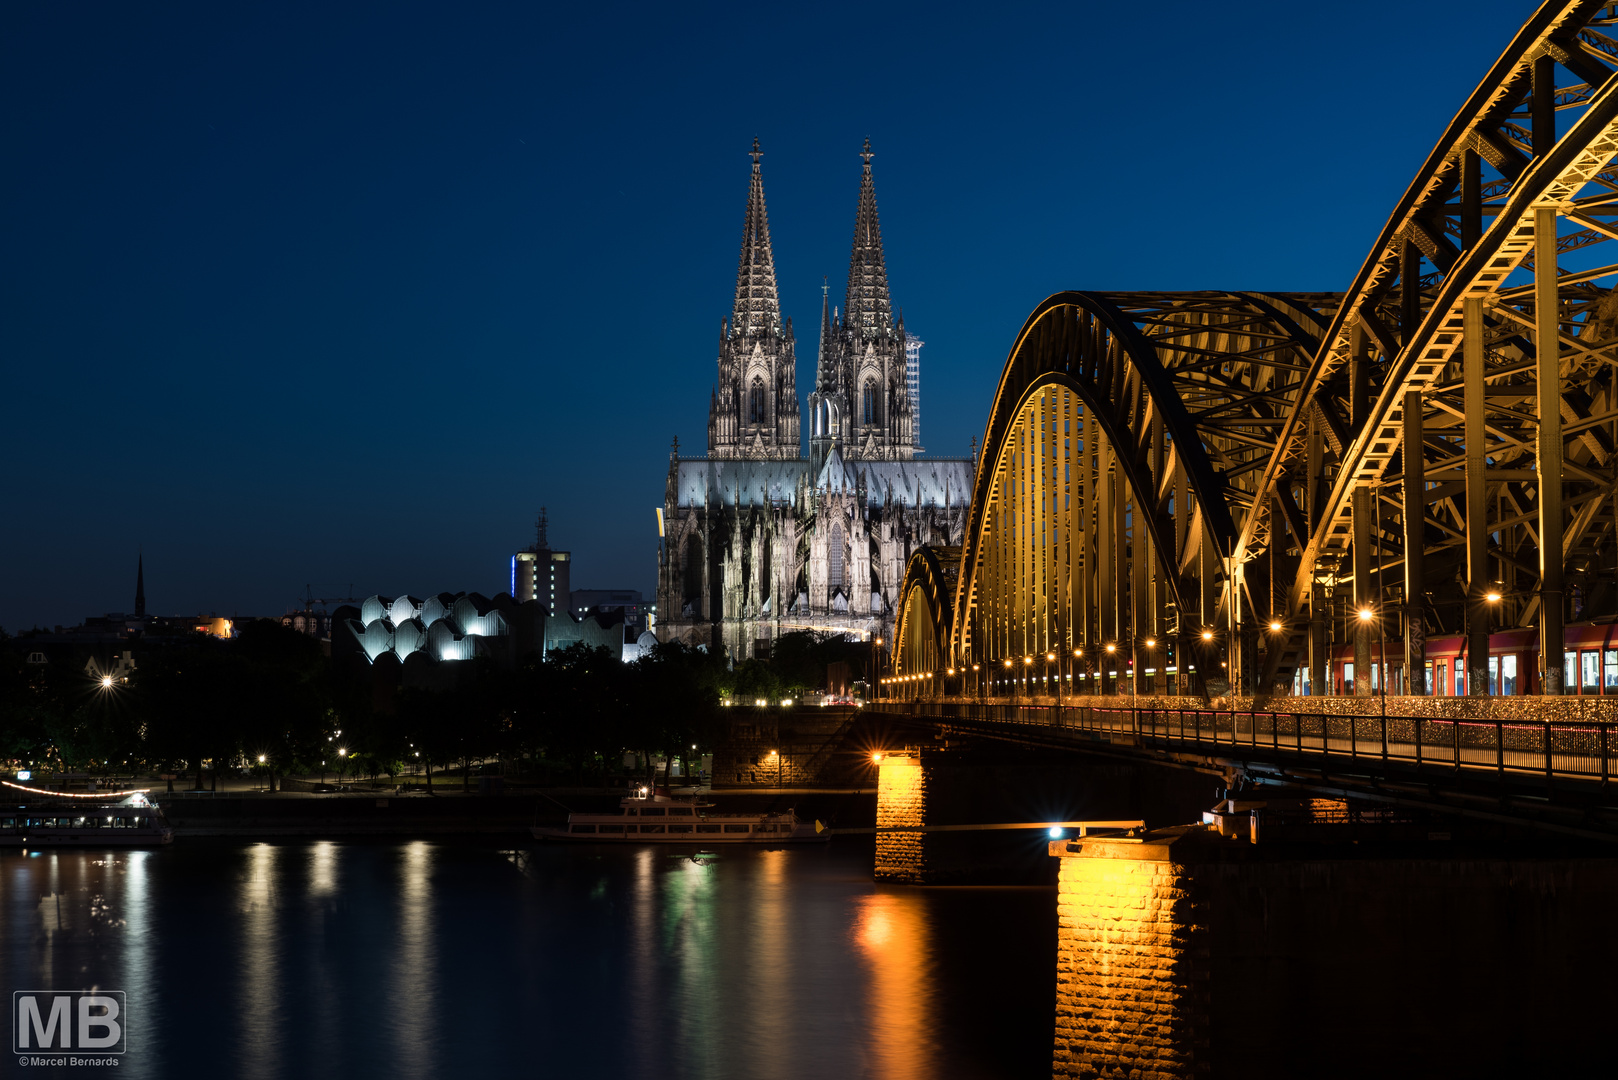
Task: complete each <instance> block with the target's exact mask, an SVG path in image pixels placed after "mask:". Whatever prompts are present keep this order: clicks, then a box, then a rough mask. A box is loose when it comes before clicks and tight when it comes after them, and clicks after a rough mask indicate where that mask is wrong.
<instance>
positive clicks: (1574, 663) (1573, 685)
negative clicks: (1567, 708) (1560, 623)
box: [1562, 649, 1579, 694]
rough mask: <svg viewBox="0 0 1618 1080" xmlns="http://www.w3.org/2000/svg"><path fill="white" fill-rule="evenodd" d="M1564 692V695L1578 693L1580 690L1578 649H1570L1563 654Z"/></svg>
mask: <svg viewBox="0 0 1618 1080" xmlns="http://www.w3.org/2000/svg"><path fill="white" fill-rule="evenodd" d="M1562 659H1563V663H1562V692H1563V693H1564V694H1570V693H1576V692H1577V691H1578V688H1579V653H1578V650H1577V649H1569V650H1568V651H1567V652H1564V653H1563V654H1562Z"/></svg>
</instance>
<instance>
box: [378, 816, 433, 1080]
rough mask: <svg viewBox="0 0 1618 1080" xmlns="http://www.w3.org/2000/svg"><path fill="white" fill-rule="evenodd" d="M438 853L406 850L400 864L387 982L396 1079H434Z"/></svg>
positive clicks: (419, 844)
mask: <svg viewBox="0 0 1618 1080" xmlns="http://www.w3.org/2000/svg"><path fill="white" fill-rule="evenodd" d="M433 855H434V853H433V849H432V847H431V846H429V845H428V844H426V843H425V842H423V841H421V840H417V841H415V842H414V843H411V844H407V845H405V848H404V852H403V857H402V858H401V860H400V863H399V896H398V905H399V935H398V941H397V942H396V948H395V949H394V951H393V970H392V972H391V973H390V977H389V979H388V986H389V991H390V994H389V996H390V998H391V1002H390V1010H389V1015H390V1017H391V1018H392V1022H393V1026H394V1031H393V1040H392V1041H393V1044H394V1045H395V1046H397V1047H398V1049H399V1054H398V1056H397V1058H396V1059H395V1061H394V1065H393V1068H392V1069H391V1070H390V1072H389V1075H391V1076H401V1077H406V1076H432V1075H434V1074H435V1072H436V1070H435V1068H434V1062H435V1055H434V1053H433V1049H434V1046H435V1043H436V1038H437V1031H436V1028H435V1024H434V1020H435V1016H436V1013H437V998H436V996H435V989H436V987H437V985H438V946H437V937H436V935H435V933H434V930H433V883H432V870H433Z"/></svg>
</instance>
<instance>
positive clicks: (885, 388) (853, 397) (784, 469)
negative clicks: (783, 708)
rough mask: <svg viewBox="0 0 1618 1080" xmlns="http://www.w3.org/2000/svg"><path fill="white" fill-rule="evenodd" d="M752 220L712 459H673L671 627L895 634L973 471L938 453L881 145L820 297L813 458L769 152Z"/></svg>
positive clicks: (665, 612) (725, 328)
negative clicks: (884, 202) (890, 242)
mask: <svg viewBox="0 0 1618 1080" xmlns="http://www.w3.org/2000/svg"><path fill="white" fill-rule="evenodd" d="M751 156H752V159H753V168H752V176H751V178H750V181H749V187H748V192H747V212H746V214H745V215H744V217H743V219H742V251H741V260H740V265H739V266H738V267H737V270H736V301H735V305H734V307H733V308H732V310H731V314H730V318H729V319H728V320H726V321H725V322H723V323H721V325H720V331H719V373H718V376H719V377H718V381H717V382H716V383H715V385H714V391H713V397H712V399H711V402H710V404H709V409H708V453H707V455H706V456H704V457H695V456H682V455H681V454H680V452H679V443H678V440H676V442H675V448H674V450H673V451H672V452H671V453H670V454H669V472H668V485H667V489H666V491H665V494H664V508H663V546H662V550H661V555H660V566H659V568H658V585H657V609H658V617H657V636H658V638H659V639H660V640H663V641H685V642H690V643H693V644H700V645H706V646H708V647H709V648H722V649H723V650H724V651H725V654H726V655H727V656H729V657H730V658H731V659H733V660H740V659H745V658H747V657H754V656H768V655H769V651H770V643H771V642H772V641H773V640H774V639H775V638H776V637H777V636H779V635H781V634H783V633H788V632H791V631H794V630H810V629H812V630H820V631H833V632H840V633H847V634H849V635H852V636H854V637H857V638H861V639H867V638H870V637H881V638H883V639H884V640H888V641H891V640H892V632H893V622H894V616H895V614H896V610H897V606H898V603H899V586H900V583H901V582H902V581H903V579H904V572H905V564H906V562H907V561H908V560H909V558H910V555H911V552H913V551H915V549H916V548H917V547H920V546H921V545H923V544H929V545H933V546H949V547H954V546H959V545H960V544H961V542H962V539H963V536H964V532H965V528H966V510H967V504H968V502H969V501H970V499H971V485H972V470H973V464H972V462H971V461H970V460H969V459H965V458H923V457H922V456H921V447H920V446H919V445H918V442H919V439H918V432H917V428H916V417H917V415H918V412H919V406H920V403H919V402H918V401H917V400H916V397H915V393H916V392H917V391H915V390H913V389H912V387H914V386H915V385H916V378H915V376H916V373H915V371H914V370H913V365H914V363H915V361H914V351H915V350H914V349H912V350H910V353H911V356H910V363H911V365H912V369H911V370H909V371H907V366H906V364H907V352H906V348H905V346H906V338H905V328H904V318H903V316H902V315H901V316H898V317H895V312H894V306H893V300H892V297H891V296H890V294H889V292H888V271H887V264H886V262H885V260H884V259H883V254H882V228H881V225H880V224H879V222H878V220H877V210H876V184H875V181H874V180H873V178H872V176H871V158H872V157H873V155H872V153H871V144H870V140H866V143H865V149H864V151H863V152H862V153H861V155H860V157H861V158H862V160H863V161H864V168H863V170H862V172H861V175H860V191H859V203H858V206H857V208H856V210H855V214H854V245H853V252H852V254H851V255H850V256H849V265H848V287H847V292H846V294H845V296H844V301H843V304H842V306H841V308H833V307H831V306H830V295H829V289H823V290H822V296H821V308H820V337H819V343H818V346H817V348H816V362H815V381H814V387H813V389H812V390H811V391H810V392H809V400H808V419H809V425H808V426H809V432H808V456H805V454H804V446H803V438H802V436H803V431H802V425H801V423H800V414H799V409H800V408H801V405H800V403H799V399H798V390H797V372H796V361H797V357H796V351H795V350H796V346H797V338H796V335H795V334H794V332H793V329H792V320H791V319H783V318H782V315H781V301H780V295H779V293H778V291H777V289H776V282H775V259H774V255H773V253H772V252H771V249H770V223H769V217H768V215H767V214H766V212H765V209H764V176H763V172H762V170H761V167H760V159H761V158H762V157H763V155H762V154H761V153H760V152H759V148H758V140H756V139H755V140H754V141H753V150H752V155H751Z"/></svg>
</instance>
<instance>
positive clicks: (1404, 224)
mask: <svg viewBox="0 0 1618 1080" xmlns="http://www.w3.org/2000/svg"><path fill="white" fill-rule="evenodd" d="M1614 7H1615V6H1614V5H1612V4H1602V3H1592V2H1573V3H1567V2H1561V3H1558V2H1551V3H1547V4H1545V5H1544V6H1543V7H1541V8H1540V10H1539V11H1538V12H1536V13H1535V15H1534V16H1533V17H1532V18H1531V19H1530V20H1529V22H1528V23H1527V25H1525V26H1524V27H1523V28H1522V30H1521V31H1520V32H1519V33H1518V35H1517V36H1516V38H1515V39H1514V40H1513V41H1512V43H1511V45H1510V46H1509V47H1508V48H1507V49H1506V51H1505V52H1504V54H1503V55H1502V56H1501V58H1500V59H1499V60H1498V61H1497V62H1496V63H1495V64H1494V66H1493V67H1492V68H1491V69H1490V71H1489V73H1488V75H1487V76H1486V77H1485V78H1484V80H1483V82H1482V83H1481V84H1480V85H1479V87H1478V89H1477V90H1476V91H1474V93H1473V94H1472V95H1471V97H1470V98H1469V99H1468V100H1467V102H1466V104H1465V105H1464V106H1463V107H1462V108H1461V110H1460V112H1459V113H1458V114H1457V115H1456V118H1455V119H1454V121H1452V122H1451V124H1450V125H1449V127H1448V129H1447V130H1446V131H1445V133H1444V136H1443V138H1442V139H1441V140H1440V141H1439V143H1438V145H1437V146H1436V147H1435V148H1434V150H1433V152H1432V153H1431V154H1430V155H1429V157H1428V158H1427V160H1426V162H1425V163H1424V164H1423V166H1422V168H1421V170H1420V171H1419V172H1418V173H1417V174H1416V177H1415V179H1414V180H1413V181H1412V183H1411V185H1410V187H1409V189H1408V190H1407V191H1406V193H1405V195H1404V197H1403V198H1402V199H1401V200H1400V201H1399V203H1398V205H1397V206H1396V208H1395V209H1394V212H1393V214H1392V215H1391V216H1390V218H1389V220H1388V223H1387V224H1386V226H1384V228H1383V230H1382V233H1381V235H1380V236H1379V237H1378V238H1377V241H1376V243H1375V245H1374V246H1373V247H1372V249H1371V252H1370V255H1369V256H1368V258H1367V259H1366V261H1365V264H1364V265H1363V266H1362V267H1361V269H1360V272H1359V274H1358V275H1357V276H1356V278H1355V280H1354V282H1353V284H1352V286H1351V287H1350V289H1349V291H1348V292H1347V294H1346V295H1345V297H1344V300H1343V303H1342V304H1341V306H1340V307H1339V308H1338V310H1337V312H1336V315H1335V317H1334V318H1333V320H1332V322H1331V326H1330V329H1329V330H1328V331H1327V333H1326V335H1325V341H1324V346H1323V348H1322V349H1321V350H1320V352H1319V354H1318V355H1317V356H1316V357H1315V358H1314V361H1313V363H1312V364H1311V365H1310V369H1309V373H1308V377H1307V380H1306V389H1305V392H1304V393H1303V395H1302V396H1301V397H1300V399H1299V401H1298V402H1297V407H1296V408H1295V409H1294V410H1293V411H1292V413H1291V415H1290V416H1289V417H1288V419H1287V423H1286V424H1285V426H1284V427H1283V428H1282V430H1281V432H1280V438H1279V439H1278V443H1277V446H1276V449H1275V452H1274V454H1273V455H1272V456H1271V458H1270V461H1269V462H1268V463H1267V465H1266V466H1265V470H1264V479H1263V483H1262V485H1261V487H1260V492H1261V494H1260V501H1261V502H1262V503H1264V504H1265V505H1268V506H1275V505H1285V504H1287V503H1288V502H1296V501H1301V502H1303V503H1305V504H1306V506H1307V510H1308V512H1307V513H1305V514H1303V515H1299V516H1296V517H1293V518H1290V519H1287V520H1286V521H1285V522H1266V521H1264V520H1262V515H1259V516H1250V517H1249V518H1248V519H1247V520H1246V521H1245V523H1244V526H1243V528H1242V531H1241V535H1240V536H1239V538H1238V541H1237V544H1236V551H1235V559H1236V563H1237V564H1238V566H1239V567H1241V568H1246V567H1248V566H1251V565H1253V564H1254V563H1255V562H1256V561H1257V560H1259V559H1261V558H1262V557H1263V556H1265V555H1266V554H1270V561H1276V560H1277V558H1279V559H1280V560H1283V561H1288V562H1290V563H1291V564H1292V565H1293V566H1295V568H1296V569H1295V571H1294V572H1292V575H1291V586H1290V589H1289V590H1288V591H1287V594H1286V596H1285V598H1284V604H1283V603H1278V604H1276V605H1275V606H1274V607H1273V608H1272V609H1271V615H1272V617H1273V618H1275V619H1276V620H1277V621H1278V622H1280V623H1282V624H1283V625H1284V627H1285V629H1284V631H1283V632H1282V633H1281V634H1279V635H1277V640H1276V641H1275V642H1274V643H1273V644H1272V647H1271V649H1270V650H1269V654H1268V656H1267V657H1266V662H1265V665H1264V680H1263V681H1264V682H1265V683H1266V684H1271V683H1275V682H1286V681H1288V680H1289V679H1290V677H1291V675H1292V672H1293V671H1294V669H1295V668H1296V667H1297V666H1298V663H1299V661H1300V657H1301V655H1302V654H1303V652H1304V651H1305V650H1304V640H1303V639H1304V634H1305V624H1306V621H1307V622H1308V623H1310V624H1313V625H1314V626H1316V627H1319V626H1320V624H1321V623H1322V622H1323V621H1325V620H1327V619H1329V618H1330V604H1331V599H1330V594H1331V593H1332V592H1333V591H1335V589H1336V588H1337V587H1338V586H1339V585H1340V584H1341V583H1343V582H1352V583H1353V587H1354V603H1355V605H1356V606H1357V607H1363V608H1364V610H1366V611H1367V612H1368V613H1370V614H1371V616H1372V617H1374V618H1378V619H1385V620H1387V622H1388V623H1390V624H1391V623H1393V614H1392V612H1393V611H1394V607H1393V604H1392V602H1391V599H1392V596H1391V595H1390V594H1392V595H1396V596H1397V597H1398V598H1399V601H1400V603H1399V610H1400V613H1401V615H1402V620H1401V621H1402V624H1403V625H1402V627H1400V628H1399V630H1400V631H1401V632H1402V637H1403V639H1404V641H1405V643H1406V646H1407V649H1408V654H1407V656H1406V658H1405V661H1404V662H1405V664H1406V669H1407V671H1408V672H1409V673H1410V675H1409V676H1407V677H1408V678H1409V679H1410V681H1409V683H1408V689H1409V690H1410V691H1411V692H1416V693H1422V692H1427V691H1428V690H1429V689H1430V688H1429V687H1427V686H1426V685H1425V682H1424V680H1422V679H1421V678H1420V675H1421V671H1422V656H1423V652H1422V645H1423V640H1424V637H1425V634H1426V632H1427V631H1428V630H1429V629H1432V628H1434V623H1435V619H1436V616H1437V615H1438V612H1439V609H1440V608H1442V607H1445V606H1449V607H1451V608H1453V609H1455V610H1454V612H1453V613H1452V614H1451V617H1450V619H1448V620H1437V621H1439V622H1440V623H1441V624H1442V623H1448V624H1449V625H1447V626H1442V628H1445V629H1452V628H1454V627H1455V626H1456V625H1461V626H1464V628H1465V630H1466V631H1467V632H1468V634H1469V635H1470V637H1471V638H1472V639H1473V642H1474V644H1475V645H1476V646H1477V647H1476V648H1473V649H1469V654H1470V655H1472V656H1474V657H1475V658H1476V661H1477V662H1476V663H1474V664H1472V665H1471V667H1472V691H1473V692H1478V691H1479V689H1480V686H1481V684H1480V682H1479V680H1481V679H1483V678H1485V677H1486V671H1485V670H1484V669H1483V668H1482V667H1481V665H1482V661H1483V658H1484V657H1486V656H1487V651H1488V646H1487V632H1488V627H1489V625H1490V623H1491V621H1493V622H1499V621H1502V619H1503V620H1504V621H1506V622H1508V623H1510V622H1515V623H1517V624H1519V625H1528V624H1530V623H1533V622H1537V624H1538V626H1539V628H1540V630H1541V635H1540V636H1541V644H1540V654H1541V656H1542V657H1544V658H1546V659H1545V663H1544V672H1545V678H1544V682H1543V689H1544V690H1545V691H1546V692H1549V693H1555V692H1557V691H1558V689H1559V688H1560V687H1559V681H1560V680H1559V675H1560V673H1561V670H1562V662H1561V654H1562V640H1563V638H1562V619H1563V617H1564V614H1565V609H1566V608H1567V607H1568V601H1569V597H1568V596H1567V595H1566V593H1565V591H1564V581H1563V577H1564V567H1567V566H1573V567H1575V569H1576V568H1577V567H1578V566H1579V565H1580V564H1590V563H1591V562H1592V561H1593V560H1594V558H1595V557H1596V544H1597V541H1598V540H1600V541H1607V540H1609V539H1610V537H1611V534H1612V514H1611V508H1610V504H1609V503H1608V501H1607V500H1606V499H1605V496H1606V495H1607V494H1609V493H1610V492H1611V491H1612V489H1613V486H1614V483H1615V481H1618V473H1615V470H1614V463H1613V462H1612V460H1611V457H1612V453H1613V448H1614V445H1615V440H1618V402H1615V398H1614V393H1613V368H1614V366H1615V365H1618V353H1615V350H1614V347H1613V346H1614V345H1615V344H1618V342H1615V341H1614V338H1615V337H1618V299H1615V296H1614V294H1613V293H1612V291H1611V290H1609V289H1605V288H1602V287H1600V286H1599V285H1598V284H1597V282H1598V281H1600V280H1602V279H1608V280H1609V281H1610V279H1611V277H1612V276H1614V275H1618V265H1613V262H1614V259H1615V258H1618V255H1614V254H1608V250H1609V249H1610V247H1611V245H1610V244H1608V241H1610V240H1613V239H1618V221H1615V220H1614V219H1615V218H1618V172H1615V170H1614V161H1615V158H1618V80H1615V79H1613V77H1612V76H1613V73H1614V70H1615V68H1618V40H1615V39H1614V38H1613V37H1611V36H1609V33H1611V32H1612V27H1613V24H1614V22H1615V18H1614V16H1615V10H1614ZM1559 129H1560V133H1559ZM1334 412H1335V413H1336V416H1335V417H1333V415H1332V414H1333V413H1334ZM1345 419H1346V424H1344V420H1345ZM1334 420H1335V423H1334V422H1333V421H1334ZM1322 433H1324V434H1325V439H1324V444H1325V445H1324V448H1323V451H1322V452H1319V453H1317V454H1316V455H1315V459H1314V460H1310V450H1309V447H1310V442H1311V438H1312V437H1313V438H1317V439H1318V438H1319V437H1320V435H1321V434H1322ZM1411 447H1420V452H1419V453H1414V452H1411V451H1410V449H1409V448H1411ZM1356 508H1357V510H1358V514H1357V515H1356ZM1283 516H1284V515H1283ZM1356 517H1358V519H1359V520H1356ZM1367 519H1368V520H1367ZM1384 521H1386V522H1387V523H1388V524H1392V523H1393V522H1398V524H1399V527H1398V532H1397V533H1393V534H1392V535H1390V534H1389V531H1388V530H1385V529H1384V528H1383V525H1384ZM1286 526H1290V527H1286ZM1277 549H1279V550H1277ZM1367 549H1368V550H1367ZM1608 550H1609V553H1610V547H1609V549H1608ZM1607 561H1609V562H1610V561H1611V560H1610V559H1608V560H1607ZM1458 562H1459V563H1460V564H1461V565H1460V566H1459V567H1457V565H1456V564H1457V563H1458ZM1392 570H1398V571H1400V572H1401V577H1402V580H1401V581H1399V582H1396V583H1394V584H1393V585H1392V586H1391V587H1390V586H1389V585H1388V584H1387V583H1386V582H1384V580H1383V578H1384V576H1385V573H1384V572H1385V571H1392ZM1457 590H1458V593H1457ZM1461 594H1464V595H1461ZM1490 595H1495V596H1499V597H1500V600H1499V601H1498V602H1497V606H1493V607H1491V606H1490V605H1489V602H1488V601H1487V600H1486V599H1485V598H1486V597H1488V596H1490ZM1322 603H1324V604H1325V605H1327V610H1326V611H1325V612H1322V611H1320V610H1312V609H1316V608H1318V607H1319V606H1320V605H1321V604H1322ZM1573 613H1574V614H1578V611H1577V610H1575V611H1574V612H1573ZM1360 636H1361V637H1362V638H1363V636H1364V635H1363V634H1362V635H1360ZM1358 644H1359V646H1360V647H1359V650H1358V651H1359V652H1361V653H1366V652H1367V649H1366V648H1365V645H1364V642H1363V641H1362V642H1360V643H1358ZM1368 659H1369V658H1368V655H1367V656H1365V657H1361V658H1360V662H1361V665H1362V666H1363V664H1365V663H1367V662H1368ZM1318 677H1319V673H1318V672H1317V674H1316V678H1318Z"/></svg>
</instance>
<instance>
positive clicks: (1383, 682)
mask: <svg viewBox="0 0 1618 1080" xmlns="http://www.w3.org/2000/svg"><path fill="white" fill-rule="evenodd" d="M1375 617H1376V614H1375V612H1373V611H1372V610H1371V606H1370V605H1369V604H1367V605H1366V606H1365V607H1362V608H1360V622H1366V623H1368V622H1370V621H1371V620H1372V619H1373V618H1375ZM1377 626H1378V629H1379V630H1381V635H1380V636H1381V639H1382V665H1381V667H1382V670H1380V671H1378V672H1377V677H1376V685H1377V688H1378V690H1379V691H1380V692H1379V693H1378V694H1377V698H1378V700H1379V703H1380V706H1381V710H1382V716H1383V719H1386V718H1387V715H1388V631H1387V628H1386V627H1384V626H1382V625H1381V624H1380V623H1378V624H1377ZM1382 730H1383V732H1384V733H1385V732H1386V731H1387V725H1386V724H1384V725H1383V727H1382Z"/></svg>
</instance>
